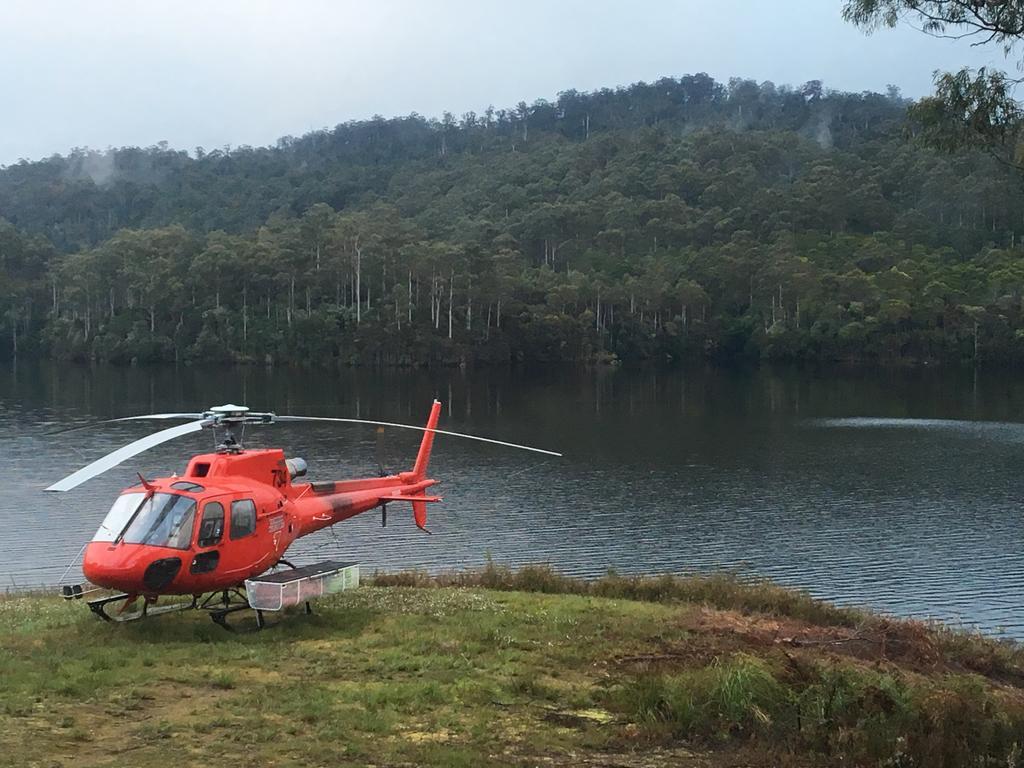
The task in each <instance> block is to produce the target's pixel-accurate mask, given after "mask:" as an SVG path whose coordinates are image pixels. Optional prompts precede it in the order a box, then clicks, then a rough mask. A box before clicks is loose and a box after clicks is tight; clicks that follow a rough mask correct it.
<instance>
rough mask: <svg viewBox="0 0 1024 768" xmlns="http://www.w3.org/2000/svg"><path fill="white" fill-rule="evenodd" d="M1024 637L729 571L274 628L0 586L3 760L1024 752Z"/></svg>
mask: <svg viewBox="0 0 1024 768" xmlns="http://www.w3.org/2000/svg"><path fill="white" fill-rule="evenodd" d="M1018 745H1024V653H1022V652H1021V651H1020V650H1019V649H1018V648H1017V647H1016V646H1012V645H1008V644H1004V643H999V642H996V641H993V640H989V639H985V638H980V637H977V636H972V635H966V634H960V633H955V632H950V631H948V630H944V629H942V628H940V627H932V626H928V625H924V624H921V623H917V622H901V621H894V620H890V619H885V618H881V617H877V616H871V615H868V614H865V613H862V612H858V611H851V610H844V609H838V608H834V607H832V606H829V605H827V604H823V603H818V602H816V601H813V600H811V599H810V598H808V597H807V596H806V595H802V594H800V593H795V592H790V591H787V590H783V589H780V588H778V587H774V586H771V585H768V584H763V583H755V584H747V583H743V582H739V581H736V580H734V579H732V578H729V577H711V578H701V579H686V580H672V579H647V580H641V579H625V578H616V577H608V578H605V579H602V580H600V581H597V582H580V581H573V580H570V579H565V578H562V577H560V576H558V575H557V574H555V573H553V572H551V571H549V570H547V569H544V568H529V569H524V570H522V571H518V572H514V573H513V572H511V571H506V570H504V569H501V568H496V567H493V566H492V567H489V568H487V569H485V570H484V571H480V572H474V573H470V574H455V575H452V576H448V577H442V578H428V577H425V576H423V575H418V574H397V575H393V576H381V577H378V578H377V580H376V584H375V585H374V586H366V587H361V588H360V589H358V590H356V591H353V592H348V593H345V594H342V595H338V596H335V597H332V598H328V599H325V600H322V601H320V602H318V603H316V604H315V614H314V615H313V616H304V615H302V614H301V613H297V614H294V615H291V616H288V617H287V618H286V619H285V620H284V621H283V623H281V624H279V625H278V626H275V627H273V628H271V629H268V630H266V631H264V632H260V633H254V634H232V633H229V632H226V631H224V630H222V629H220V628H218V627H217V626H215V625H214V624H213V623H212V622H210V620H209V619H208V618H207V617H206V616H204V615H199V614H197V613H196V612H189V613H185V614H180V615H169V616H162V617H156V618H153V619H150V620H147V621H143V622H138V623H135V624H129V625H109V624H104V623H102V622H100V621H98V620H97V619H96V618H95V617H93V616H92V615H91V614H90V613H89V611H88V610H87V609H86V608H85V606H84V605H83V604H81V603H66V602H64V601H62V600H60V599H58V598H50V597H40V596H24V597H7V598H0V765H3V766H8V765H10V766H46V767H47V768H50V767H52V766H108V765H109V766H129V765H130V766H140V767H143V768H144V767H148V766H161V768H167V767H168V766H171V767H172V768H176V767H177V766H185V765H189V766H192V765H195V766H304V767H305V766H339V765H382V766H397V765H438V766H477V765H524V766H526V765H567V766H568V765H583V766H599V765H601V766H655V765H685V766H708V765H794V766H800V765H822V766H824V765H889V766H940V767H941V766H959V765H1000V766H1013V765H1017V764H1020V763H1024V760H1022V759H1021V747H1020V746H1018Z"/></svg>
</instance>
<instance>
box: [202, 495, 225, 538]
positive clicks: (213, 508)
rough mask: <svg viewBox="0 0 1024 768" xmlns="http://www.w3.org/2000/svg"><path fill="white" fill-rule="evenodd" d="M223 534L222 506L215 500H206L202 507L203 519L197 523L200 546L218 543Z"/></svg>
mask: <svg viewBox="0 0 1024 768" xmlns="http://www.w3.org/2000/svg"><path fill="white" fill-rule="evenodd" d="M223 535H224V507H223V505H221V504H220V502H217V501H208V502H206V506H204V507H203V520H202V522H201V523H200V524H199V539H198V541H197V542H196V543H197V544H198V545H199V546H200V547H212V546H213V545H214V544H220V540H221V537H222V536H223Z"/></svg>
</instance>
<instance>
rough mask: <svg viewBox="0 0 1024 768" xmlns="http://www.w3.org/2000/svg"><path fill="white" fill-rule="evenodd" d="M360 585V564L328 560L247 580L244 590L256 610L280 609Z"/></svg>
mask: <svg viewBox="0 0 1024 768" xmlns="http://www.w3.org/2000/svg"><path fill="white" fill-rule="evenodd" d="M358 586H359V563H342V562H338V561H334V560H328V561H326V562H323V563H315V564H313V565H306V566H303V567H302V568H294V569H291V570H287V571H279V572H277V573H271V574H267V575H266V576H257V577H256V578H254V579H246V581H245V593H246V596H247V597H248V599H249V605H250V606H251V607H252V608H255V609H256V610H257V611H280V610H282V609H283V608H288V607H289V606H292V605H300V604H301V603H306V602H308V601H310V600H314V599H316V598H318V597H322V596H323V595H333V594H335V593H337V592H342V591H344V590H346V589H355V588H356V587H358Z"/></svg>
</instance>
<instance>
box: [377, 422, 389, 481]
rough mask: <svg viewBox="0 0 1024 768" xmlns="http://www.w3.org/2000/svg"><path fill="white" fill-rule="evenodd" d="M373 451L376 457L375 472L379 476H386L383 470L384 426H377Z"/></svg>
mask: <svg viewBox="0 0 1024 768" xmlns="http://www.w3.org/2000/svg"><path fill="white" fill-rule="evenodd" d="M375 452H376V458H377V472H379V473H380V476H381V477H386V476H387V472H386V471H385V470H384V427H377V446H376V449H375Z"/></svg>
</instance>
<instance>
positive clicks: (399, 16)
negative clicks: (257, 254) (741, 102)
mask: <svg viewBox="0 0 1024 768" xmlns="http://www.w3.org/2000/svg"><path fill="white" fill-rule="evenodd" d="M841 10H842V0H787V2H783V3H767V2H764V0H620V1H618V2H611V1H610V0H546V1H545V0H517V2H512V3H510V2H507V0H506V1H503V2H498V1H497V0H419V1H418V2H414V1H413V0H360V1H359V2H354V1H352V0H288V1H287V2H286V1H285V0H279V1H278V2H265V1H263V0H244V1H243V0H222V1H221V2H215V1H213V2H198V0H175V2H170V1H169V0H163V2H156V1H153V0H151V1H150V2H125V1H123V0H88V2H84V1H83V2H70V1H69V2H57V1H56V0H0V19H2V22H0V165H3V164H10V163H13V162H16V161H17V160H18V159H20V158H28V159H37V158H40V157H45V156H47V155H50V154H52V153H54V152H60V153H65V152H67V151H68V150H69V149H71V148H72V147H76V146H89V147H93V148H98V149H103V148H106V147H109V146H123V145H139V146H149V145H152V144H155V143H157V142H158V141H161V140H166V141H168V142H169V143H170V144H171V146H173V147H177V148H184V149H192V148H194V147H196V146H202V147H205V148H206V149H207V150H210V149H215V148H218V147H223V146H225V145H229V144H230V145H233V146H237V145H240V144H252V145H261V144H268V143H272V142H273V141H274V140H276V139H277V138H278V137H280V136H284V135H296V136H297V135H301V134H303V133H305V132H307V131H309V130H311V129H315V128H323V127H329V126H333V125H336V124H337V123H339V122H343V121H345V120H351V119H360V118H367V117H370V116H372V115H374V114H382V115H385V116H388V117H390V116H393V115H405V114H408V113H410V112H414V111H415V112H419V113H421V114H423V115H427V116H439V115H440V113H441V112H442V111H444V110H449V111H451V112H453V113H455V114H456V115H458V114H461V113H462V112H466V111H468V110H475V111H477V112H480V111H482V110H483V109H484V108H485V107H486V106H487V105H488V104H493V105H495V106H496V107H499V108H500V107H507V106H511V105H513V104H515V103H516V102H518V101H520V100H525V101H527V102H532V101H533V100H534V99H536V98H539V97H544V98H554V96H555V95H556V94H557V93H558V91H561V90H566V89H569V88H576V89H577V90H581V91H583V90H593V89H596V88H601V87H605V86H616V85H627V84H629V83H631V82H636V81H638V80H648V81H649V80H655V79H657V78H658V77H662V76H674V77H677V76H679V75H683V74H687V73H694V72H701V71H703V72H707V73H709V74H710V75H712V76H713V77H715V78H716V79H718V80H720V81H723V82H725V81H727V80H728V79H729V78H730V77H733V76H739V77H749V78H753V79H755V80H758V81H761V80H772V81H774V82H775V83H777V84H784V83H786V84H791V85H799V84H801V83H803V82H805V81H807V80H811V79H820V80H823V81H824V82H825V84H826V86H828V87H831V88H836V89H839V90H849V91H863V90H876V91H884V89H885V87H886V85H887V84H889V83H893V84H895V85H898V86H899V87H900V88H902V89H903V92H904V94H905V95H907V96H912V97H918V96H922V95H924V94H926V93H928V92H929V91H930V90H931V79H932V72H933V71H934V70H936V69H958V68H959V67H961V66H963V65H971V66H982V65H988V66H993V65H994V66H996V67H999V68H1007V64H1006V62H1005V61H1004V59H1003V56H1002V53H1001V51H1000V50H999V49H998V47H989V48H986V49H980V48H970V47H969V45H968V43H966V42H963V41H960V42H954V41H950V40H938V39H934V38H930V37H928V36H926V35H923V34H921V33H920V32H917V31H915V30H913V29H911V28H910V27H906V26H904V27H902V28H899V29H897V30H884V31H880V32H877V33H875V34H874V35H872V36H865V35H863V34H862V33H861V32H860V31H859V30H857V29H855V28H853V27H851V26H849V25H847V24H845V23H844V22H843V21H842V18H841V15H840V14H841ZM1011 66H1012V65H1011Z"/></svg>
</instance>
